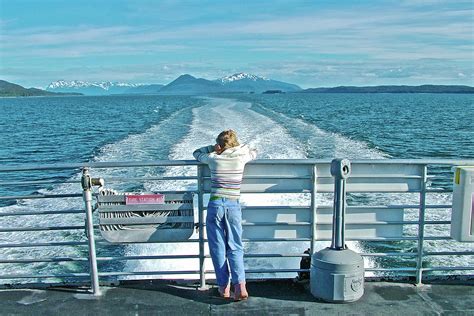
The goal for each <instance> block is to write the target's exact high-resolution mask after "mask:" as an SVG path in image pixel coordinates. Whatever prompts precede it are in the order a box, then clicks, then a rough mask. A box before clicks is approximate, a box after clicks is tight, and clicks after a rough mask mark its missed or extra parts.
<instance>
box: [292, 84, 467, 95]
mask: <svg viewBox="0 0 474 316" xmlns="http://www.w3.org/2000/svg"><path fill="white" fill-rule="evenodd" d="M299 92H300V93H474V87H470V86H455V85H453V86H451V85H421V86H371V87H352V86H341V87H333V88H310V89H305V90H302V91H299Z"/></svg>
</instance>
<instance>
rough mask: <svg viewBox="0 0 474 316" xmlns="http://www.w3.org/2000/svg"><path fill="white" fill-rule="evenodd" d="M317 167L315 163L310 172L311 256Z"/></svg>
mask: <svg viewBox="0 0 474 316" xmlns="http://www.w3.org/2000/svg"><path fill="white" fill-rule="evenodd" d="M316 182H317V168H316V165H313V166H312V172H311V184H312V187H311V244H310V252H309V255H310V256H311V255H312V254H313V253H314V251H315V250H314V244H315V242H316V237H317V229H316V208H317V204H316V190H317V185H316Z"/></svg>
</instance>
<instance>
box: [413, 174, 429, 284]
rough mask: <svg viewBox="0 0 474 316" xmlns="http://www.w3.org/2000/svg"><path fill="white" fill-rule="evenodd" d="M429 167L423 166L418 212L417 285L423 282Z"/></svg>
mask: <svg viewBox="0 0 474 316" xmlns="http://www.w3.org/2000/svg"><path fill="white" fill-rule="evenodd" d="M427 179H428V168H427V166H426V165H424V166H423V173H422V177H421V192H420V210H419V212H418V257H417V260H416V285H421V284H422V283H423V251H424V249H423V242H424V239H425V210H426V183H427Z"/></svg>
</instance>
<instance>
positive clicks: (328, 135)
mask: <svg viewBox="0 0 474 316" xmlns="http://www.w3.org/2000/svg"><path fill="white" fill-rule="evenodd" d="M473 102H474V100H473V95H462V94H459V95H458V94H278V95H243V94H236V95H222V96H213V97H193V96H102V97H55V98H51V97H46V98H3V99H0V144H1V146H0V164H1V165H2V166H12V165H18V164H39V165H42V164H55V163H72V162H89V161H130V160H140V161H147V160H156V159H193V158H192V154H191V153H192V150H193V149H195V148H196V147H198V146H204V145H208V144H210V143H211V142H213V140H214V139H215V136H216V135H217V133H219V132H220V131H221V130H223V129H228V128H232V129H235V130H236V131H237V132H238V134H239V136H240V139H241V141H242V142H247V143H249V144H250V145H251V146H253V147H256V148H257V149H258V152H259V158H266V159H278V158H285V159H291V158H299V159H301V158H327V159H331V158H334V157H345V158H350V159H390V158H442V159H446V158H449V159H464V158H465V159H472V158H474V141H473V139H474V123H473V122H474V119H473V118H474V103H473ZM107 172H108V173H107ZM107 172H106V173H105V176H121V177H140V176H143V175H147V176H150V175H151V176H154V175H163V173H166V172H168V173H169V172H170V171H169V170H168V171H166V170H161V169H157V170H148V169H147V170H144V169H143V170H141V169H140V170H139V169H137V170H127V171H124V170H116V169H115V170H110V171H107ZM180 172H181V171H180ZM182 172H183V175H185V174H186V172H188V171H186V170H185V171H182ZM442 175H443V176H445V178H446V179H445V183H446V185H448V184H449V183H450V181H451V179H450V178H449V176H450V175H449V174H442ZM79 176H80V173H79V170H67V171H60V170H58V171H54V173H53V175H51V171H48V172H46V171H38V172H29V173H26V172H17V173H10V172H8V173H3V174H2V177H3V179H8V180H9V181H16V180H26V179H28V180H42V179H46V178H47V179H53V180H61V181H63V180H67V181H70V180H77V179H78V178H79ZM190 186H191V187H192V184H186V183H185V184H179V183H173V184H169V188H170V189H177V188H178V189H183V188H189V187H190ZM448 186H449V185H448ZM115 188H117V189H123V190H125V189H133V190H135V191H153V190H163V185H161V186H157V185H156V184H155V183H145V184H142V185H140V186H135V187H132V188H127V187H120V186H119V185H118V186H117V187H115ZM77 191H78V187H77V184H73V183H67V184H63V185H51V186H47V187H46V188H45V187H41V188H39V187H38V186H35V185H28V186H10V185H8V186H5V185H1V186H0V195H2V196H5V195H16V194H36V193H71V192H76V193H77ZM243 199H244V203H248V204H252V203H255V202H256V198H254V197H248V198H247V201H245V197H244V198H243ZM434 199H437V200H438V202H439V201H444V200H446V201H447V202H446V203H449V202H450V197H449V196H448V197H446V196H441V195H439V196H436V197H434ZM268 202H271V201H270V200H269V201H268ZM273 202H274V201H273ZM277 202H278V203H285V202H286V201H285V202H282V201H277ZM323 202H324V203H326V204H328V203H330V201H323ZM403 202H405V201H403ZM81 203H82V202H81V201H69V200H68V199H64V200H63V201H54V200H53V201H51V200H28V201H26V200H13V201H11V200H10V201H0V213H6V212H23V211H25V212H27V211H31V210H38V209H48V210H58V211H60V210H64V209H68V208H71V207H77V208H81V207H82V204H81ZM448 215H449V214H448ZM448 215H446V214H445V215H443V216H448ZM434 218H435V217H434ZM436 218H438V217H436ZM439 218H441V219H442V218H443V217H442V216H441V217H439ZM73 220H76V221H77V222H78V223H79V224H80V223H83V217H82V215H77V216H76V217H72V218H67V219H66V218H65V217H64V216H58V215H53V216H47V217H43V218H42V219H38V216H36V217H35V216H25V217H21V218H20V217H19V218H15V217H2V218H1V220H0V227H18V226H22V225H27V226H28V225H30V226H32V225H33V224H35V225H38V226H40V225H43V226H54V225H68V224H70V223H71V221H73ZM442 229H444V230H447V229H449V228H448V227H447V226H446V225H445V226H444V227H442ZM428 232H429V231H428ZM412 233H413V232H410V231H408V232H407V234H412ZM65 239H66V240H84V234H83V231H78V232H66V231H59V232H57V231H55V232H39V233H35V234H33V233H28V232H22V233H9V232H3V233H0V243H21V242H30V241H37V240H42V241H56V240H65ZM392 246H393V245H392V244H389V243H386V244H383V243H379V244H375V245H374V244H370V245H369V244H360V245H354V247H359V249H361V251H367V252H370V251H375V252H377V251H381V250H385V251H389V250H390V247H392ZM440 246H441V243H433V244H430V243H427V247H432V248H433V249H435V248H437V247H438V248H439V247H440ZM160 247H161V248H160ZM166 247H167V245H138V246H137V245H135V246H125V247H122V248H119V249H115V250H107V249H104V250H101V249H99V255H127V254H131V255H137V254H140V255H143V254H145V255H147V254H156V253H158V252H160V251H164V252H172V253H180V251H181V252H184V253H186V252H188V253H189V252H194V251H196V249H195V245H189V246H187V247H184V248H181V249H176V248H175V247H171V248H169V249H165V248H166ZM262 247H264V246H262ZM305 247H306V245H295V247H294V249H289V250H291V251H294V252H298V253H299V252H302V251H303V250H304V249H305ZM397 247H402V248H403V250H404V251H413V247H414V246H413V244H412V243H400V244H398V245H397ZM443 247H445V248H446V249H451V248H452V247H458V246H457V245H454V246H453V245H444V246H443ZM253 251H254V252H256V251H260V252H265V251H269V250H268V249H263V248H259V249H253ZM0 255H1V256H2V257H7V258H22V257H35V256H37V257H46V256H71V257H74V256H84V255H87V254H86V252H85V250H84V248H81V247H62V248H60V249H58V248H57V247H49V248H47V249H44V248H43V249H42V250H31V249H28V248H22V249H20V250H19V249H16V248H1V249H0ZM297 259H298V258H294V259H293V261H289V262H282V263H281V266H280V267H282V266H285V267H286V266H287V267H288V268H298V267H297V266H294V265H297V264H298V260H297ZM295 260H296V261H295ZM462 260H464V261H461V262H460V263H458V264H460V265H462V264H464V265H465V264H470V265H473V264H474V263H473V259H472V256H471V257H469V258H468V259H467V260H468V262H466V261H465V260H466V259H465V258H463V259H462ZM385 263H386V262H384V261H383V260H382V261H378V262H372V263H370V264H371V265H373V266H383V264H385ZM389 263H390V262H389ZM160 264H161V266H159V267H158V266H157V264H156V262H155V261H153V262H150V261H149V260H145V261H139V262H137V261H134V262H129V263H126V264H122V263H114V264H111V263H107V264H106V263H104V264H101V266H100V268H101V271H103V270H107V269H110V270H117V269H122V270H124V271H125V270H126V271H145V270H156V269H159V268H160V267H161V268H166V267H167V266H166V265H165V263H160ZM180 264H182V265H183V266H184V265H187V264H188V263H186V264H185V263H182V262H181V263H180ZM189 264H194V265H196V262H195V261H192V262H190V263H189ZM410 264H411V263H410V262H407V263H406V265H407V266H409V265H410ZM84 265H85V263H81V262H79V263H61V264H57V265H55V266H54V267H52V265H51V264H50V263H38V264H32V265H16V264H4V265H1V266H0V271H3V273H7V274H8V273H13V272H17V273H19V272H22V273H31V272H32V271H33V272H35V273H47V272H48V271H51V270H54V271H59V272H62V273H68V272H71V271H73V272H74V271H81V269H84V267H85V266H84ZM176 265H177V264H176V263H170V266H176ZM268 265H269V263H268V262H263V261H258V260H257V261H256V260H248V261H247V266H252V267H269V266H268ZM270 268H271V266H270ZM184 270H189V268H184Z"/></svg>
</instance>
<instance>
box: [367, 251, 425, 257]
mask: <svg viewBox="0 0 474 316" xmlns="http://www.w3.org/2000/svg"><path fill="white" fill-rule="evenodd" d="M359 254H360V255H361V256H362V257H418V254H417V253H415V252H372V253H370V252H361V253H359Z"/></svg>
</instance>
